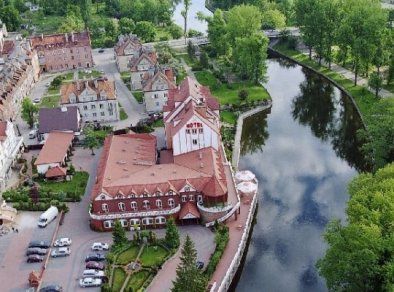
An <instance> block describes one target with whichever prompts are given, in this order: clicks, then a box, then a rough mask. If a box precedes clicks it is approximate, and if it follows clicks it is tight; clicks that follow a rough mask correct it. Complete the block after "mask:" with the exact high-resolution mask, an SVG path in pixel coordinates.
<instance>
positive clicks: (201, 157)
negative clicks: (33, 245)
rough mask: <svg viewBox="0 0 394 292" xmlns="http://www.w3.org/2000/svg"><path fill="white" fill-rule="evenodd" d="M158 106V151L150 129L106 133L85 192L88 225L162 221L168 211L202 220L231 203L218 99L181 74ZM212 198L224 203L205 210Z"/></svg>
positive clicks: (102, 226)
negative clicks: (162, 141) (161, 138)
mask: <svg viewBox="0 0 394 292" xmlns="http://www.w3.org/2000/svg"><path fill="white" fill-rule="evenodd" d="M164 111H165V112H164V122H165V132H166V144H167V149H164V150H161V151H157V147H156V144H157V143H156V142H157V141H156V137H155V136H153V135H151V134H134V133H132V134H125V135H118V136H109V137H107V139H106V141H105V143H104V149H103V152H102V154H101V157H100V161H99V165H98V172H97V177H96V182H95V185H94V187H93V189H92V193H91V200H92V202H91V210H90V216H91V220H90V225H91V228H92V229H94V230H100V231H107V230H108V231H109V230H111V229H112V227H113V225H114V223H115V220H120V221H121V223H122V225H123V226H124V227H125V228H133V226H134V225H135V224H137V225H140V226H141V227H142V228H152V227H153V228H154V227H162V226H163V225H164V224H165V223H166V220H167V219H168V217H174V218H175V219H176V220H177V221H178V222H180V223H189V222H190V223H195V222H199V221H203V222H206V221H211V220H215V219H217V218H219V217H221V216H223V215H224V214H223V212H226V210H227V211H228V210H229V209H231V206H230V208H227V207H228V205H229V202H230V201H231V199H229V198H230V197H234V185H233V180H232V177H231V172H230V173H229V172H228V171H227V170H226V169H227V168H228V167H229V165H228V162H227V160H226V157H225V155H224V152H223V148H222V144H221V137H220V122H219V121H220V119H219V104H218V102H217V100H216V99H215V98H214V97H213V96H212V95H211V93H210V91H209V89H208V88H206V87H203V86H201V85H200V84H198V83H197V82H196V81H195V80H193V79H191V78H187V79H186V80H185V81H184V82H183V83H182V84H181V85H180V87H179V88H176V89H172V90H170V93H169V100H168V104H167V106H166V107H165V109H164ZM218 205H220V206H222V207H223V206H225V207H223V208H225V209H226V208H227V209H226V210H224V211H223V210H222V211H220V212H218V213H217V214H213V217H212V214H210V215H209V216H207V212H206V211H207V210H208V209H209V208H210V207H212V206H218ZM208 213H209V212H208ZM215 216H216V218H215Z"/></svg>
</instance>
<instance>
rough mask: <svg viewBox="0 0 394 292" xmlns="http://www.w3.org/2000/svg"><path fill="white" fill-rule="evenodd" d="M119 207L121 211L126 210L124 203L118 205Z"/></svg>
mask: <svg viewBox="0 0 394 292" xmlns="http://www.w3.org/2000/svg"><path fill="white" fill-rule="evenodd" d="M118 207H119V210H120V211H124V210H125V205H124V203H123V202H120V203H118Z"/></svg>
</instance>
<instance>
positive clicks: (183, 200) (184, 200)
mask: <svg viewBox="0 0 394 292" xmlns="http://www.w3.org/2000/svg"><path fill="white" fill-rule="evenodd" d="M182 202H183V203H184V202H186V195H183V196H182Z"/></svg>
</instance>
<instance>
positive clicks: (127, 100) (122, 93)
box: [93, 49, 147, 129]
mask: <svg viewBox="0 0 394 292" xmlns="http://www.w3.org/2000/svg"><path fill="white" fill-rule="evenodd" d="M93 59H94V62H95V64H96V69H97V70H102V71H104V72H105V75H106V76H107V77H108V78H109V79H113V80H115V85H116V89H117V93H118V101H119V102H120V104H121V105H122V107H123V108H124V110H125V112H126V113H127V115H128V118H127V119H126V120H123V121H118V122H116V123H110V124H111V125H113V126H114V127H115V128H116V129H122V128H126V127H129V126H130V124H133V125H135V124H136V123H137V122H138V121H139V120H140V119H141V118H144V117H147V114H146V113H145V107H144V105H142V104H140V103H138V102H137V100H136V99H135V98H134V96H133V95H132V94H131V92H130V91H129V89H128V88H127V86H126V85H125V84H124V83H123V81H122V79H121V78H120V74H119V72H118V69H117V67H116V63H115V59H114V50H113V49H105V51H104V53H99V52H98V49H96V50H93Z"/></svg>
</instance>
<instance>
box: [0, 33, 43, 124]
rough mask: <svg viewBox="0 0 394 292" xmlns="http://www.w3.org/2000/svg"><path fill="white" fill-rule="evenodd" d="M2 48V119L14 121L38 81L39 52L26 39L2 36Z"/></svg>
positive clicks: (0, 111)
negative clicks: (3, 38) (4, 38)
mask: <svg viewBox="0 0 394 292" xmlns="http://www.w3.org/2000/svg"><path fill="white" fill-rule="evenodd" d="M0 36H1V33H0ZM0 48H1V51H0V120H3V121H6V120H9V121H12V120H14V119H15V118H16V116H17V115H18V113H19V112H20V109H21V104H22V100H23V98H25V97H26V96H27V95H29V93H30V91H31V89H32V88H33V86H34V84H35V82H37V81H38V78H39V72H40V67H39V62H38V56H37V53H36V52H35V51H34V50H32V48H31V46H30V43H29V42H28V41H26V40H25V39H22V40H17V39H16V38H15V39H7V40H1V37H0Z"/></svg>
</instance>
